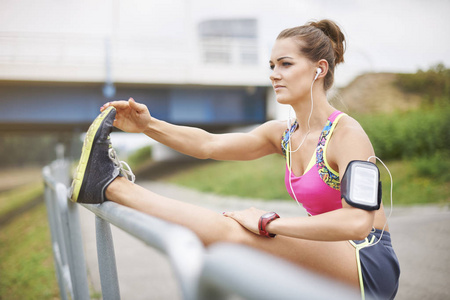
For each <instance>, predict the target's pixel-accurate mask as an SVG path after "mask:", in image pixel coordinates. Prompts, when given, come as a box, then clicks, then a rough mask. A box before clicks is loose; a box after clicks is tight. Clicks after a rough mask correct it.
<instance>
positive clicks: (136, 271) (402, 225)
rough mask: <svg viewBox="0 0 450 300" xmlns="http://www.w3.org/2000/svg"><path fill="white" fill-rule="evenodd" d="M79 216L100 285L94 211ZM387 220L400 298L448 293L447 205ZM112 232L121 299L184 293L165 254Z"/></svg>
mask: <svg viewBox="0 0 450 300" xmlns="http://www.w3.org/2000/svg"><path fill="white" fill-rule="evenodd" d="M139 184H140V185H142V186H144V187H145V188H148V189H150V190H152V191H154V192H156V193H159V194H162V195H164V196H167V197H171V198H174V199H179V200H184V201H187V202H191V203H194V204H198V205H201V206H204V207H208V208H210V209H212V210H214V211H217V212H220V213H221V212H223V211H229V210H240V209H245V208H248V207H251V206H254V207H257V208H261V209H264V210H269V211H272V210H273V211H277V212H278V213H279V214H280V215H281V216H282V217H283V216H285V217H287V216H295V215H297V216H299V215H306V213H305V211H304V210H303V208H299V207H298V206H297V204H296V203H295V202H294V201H261V200H254V199H239V198H235V197H222V196H217V195H212V194H203V193H200V192H197V191H193V190H189V189H186V188H182V187H179V186H175V185H169V184H165V183H160V182H153V181H145V182H140V183H139ZM80 219H81V224H82V234H83V240H84V249H85V255H86V261H87V267H88V272H89V279H90V282H91V283H92V287H93V289H94V290H95V291H100V290H101V289H100V279H99V274H98V265H97V250H96V244H95V224H94V223H95V222H94V215H93V214H92V213H91V212H90V211H88V210H86V209H85V208H83V207H80ZM389 225H390V231H391V235H392V243H393V245H394V249H395V250H396V253H397V256H398V258H399V261H400V266H401V271H402V273H401V278H400V289H399V292H398V295H397V297H396V299H400V300H404V299H405V300H406V299H408V300H414V299H450V286H449V284H450V251H449V249H450V239H448V237H449V234H450V208H449V206H445V207H439V206H414V207H394V211H393V214H392V217H391V219H390V220H389ZM112 232H113V238H114V245H115V253H116V260H117V269H118V276H119V282H120V283H119V284H120V292H121V297H122V299H124V300H127V299H137V300H138V299H158V300H164V299H170V300H174V299H181V296H180V293H179V290H178V286H177V282H176V281H175V276H174V274H173V272H172V270H171V267H170V265H169V262H168V261H167V259H166V258H165V256H164V255H162V254H161V253H159V252H157V251H156V250H154V249H152V248H150V247H148V246H146V245H144V243H142V242H141V241H139V240H137V239H136V238H134V237H132V236H130V235H128V234H127V233H125V232H123V231H122V230H120V229H118V228H116V227H114V226H112Z"/></svg>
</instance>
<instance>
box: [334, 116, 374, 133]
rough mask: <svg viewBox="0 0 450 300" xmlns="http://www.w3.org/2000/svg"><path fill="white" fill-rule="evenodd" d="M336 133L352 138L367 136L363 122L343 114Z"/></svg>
mask: <svg viewBox="0 0 450 300" xmlns="http://www.w3.org/2000/svg"><path fill="white" fill-rule="evenodd" d="M334 135H337V136H342V137H346V138H351V137H352V136H354V135H355V136H360V135H364V136H367V134H366V132H365V131H364V129H363V128H362V126H361V124H359V122H358V121H357V120H355V119H354V118H353V117H351V116H349V115H347V114H343V115H342V117H341V118H340V120H339V122H338V124H336V129H335V131H334Z"/></svg>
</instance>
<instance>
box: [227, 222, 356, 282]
mask: <svg viewBox="0 0 450 300" xmlns="http://www.w3.org/2000/svg"><path fill="white" fill-rule="evenodd" d="M225 219H226V220H227V221H228V222H230V223H231V222H235V223H236V224H230V226H229V227H228V228H233V229H231V232H230V234H227V238H225V239H226V240H228V241H230V242H234V243H239V244H245V245H247V246H251V247H253V248H256V249H260V250H263V251H265V252H268V253H270V254H273V255H275V256H278V257H281V258H284V259H286V260H288V261H291V262H293V263H295V264H297V265H299V266H301V267H304V268H306V269H309V270H311V271H314V272H317V273H319V274H321V275H324V276H328V277H331V278H334V279H337V280H339V281H342V282H345V283H347V284H350V285H352V286H355V287H359V281H358V270H357V262H356V252H355V248H354V247H353V246H352V245H351V244H350V243H349V242H348V241H338V242H323V241H310V240H302V239H296V238H290V237H286V236H280V235H277V236H276V237H275V238H267V237H262V236H259V235H256V234H254V233H252V232H250V231H248V230H247V229H245V228H244V227H242V226H241V225H240V224H239V223H237V222H236V221H234V220H233V219H230V218H225ZM233 234H235V236H233Z"/></svg>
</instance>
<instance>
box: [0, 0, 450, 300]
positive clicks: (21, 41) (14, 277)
mask: <svg viewBox="0 0 450 300" xmlns="http://www.w3.org/2000/svg"><path fill="white" fill-rule="evenodd" d="M449 13H450V1H446V0H429V1H426V2H424V1H420V0H398V1H389V0H380V1H376V2H374V1H372V2H363V1H357V0H343V1H332V0H305V1H295V0H280V1H269V0H239V1H238V0H228V1H207V0H167V1H154V0H129V1H120V0H93V1H87V0H81V1H80V0H78V1H74V0H66V1H55V0H42V1H31V0H19V1H17V0H14V1H13V0H1V1H0V226H3V227H2V228H4V229H5V230H2V232H1V233H0V251H1V252H0V257H5V258H6V257H7V258H9V260H4V263H2V264H1V268H0V298H1V299H8V297H6V296H5V298H3V296H1V295H7V294H6V293H7V292H8V291H9V292H8V293H9V295H17V293H19V292H18V291H23V290H26V289H24V288H23V287H24V286H28V287H30V286H33V287H35V286H36V287H37V286H42V285H44V286H47V287H48V286H49V285H50V286H51V287H50V288H47V289H45V288H44V289H42V288H36V289H38V290H39V291H40V292H42V294H39V295H40V296H39V297H38V296H35V295H36V294H34V296H26V295H25V296H24V297H25V298H42V297H45V298H52V297H55V295H57V292H56V293H55V287H53V285H52V284H53V283H51V284H49V283H48V282H53V281H54V278H53V277H54V275H52V274H53V272H54V271H53V269H52V266H51V264H52V258H51V250H49V249H48V247H47V246H45V245H44V244H46V242H45V241H47V240H48V236H47V233H46V231H45V230H47V229H45V228H46V227H45V226H46V223H45V212H44V208H42V207H41V206H42V205H41V206H39V204H40V203H41V202H42V198H41V196H42V184H41V179H40V178H41V177H40V172H41V168H42V166H44V165H45V164H48V163H49V162H51V161H53V160H54V159H56V158H63V157H66V158H71V159H74V160H76V159H78V157H79V155H80V153H81V152H80V147H81V143H82V138H83V133H84V132H85V131H86V129H87V128H88V126H89V124H90V123H91V122H92V120H93V119H94V118H95V117H96V115H97V114H98V113H99V108H100V106H101V105H102V104H103V103H105V102H107V101H110V100H116V99H128V98H129V97H133V98H134V99H136V100H137V101H139V102H142V103H145V104H146V105H147V106H148V108H149V109H150V112H151V113H152V115H154V116H155V117H157V118H159V119H163V120H166V121H169V122H172V123H176V124H181V125H189V126H198V127H201V128H204V129H206V130H208V131H211V132H217V133H219V132H225V131H227V132H229V131H246V130H248V129H249V128H251V127H252V126H256V125H258V124H261V123H263V122H265V121H267V120H270V119H286V118H287V114H288V111H287V108H286V107H283V106H281V105H279V104H277V103H276V101H275V97H274V93H273V90H272V87H271V85H270V81H269V74H270V69H269V64H268V61H269V56H270V51H271V47H272V45H273V43H274V40H275V38H276V36H277V35H278V33H279V32H280V31H281V30H283V29H285V28H287V27H294V26H298V25H303V24H304V23H306V22H308V21H310V20H320V19H323V18H329V19H332V20H334V21H336V22H337V23H338V24H339V25H340V26H341V27H342V29H343V31H344V32H345V34H346V38H347V51H346V54H345V63H344V64H343V65H340V66H338V68H337V70H336V76H335V77H336V80H335V86H334V87H333V88H332V90H331V91H330V92H329V99H330V101H331V103H332V104H333V105H335V106H336V107H337V108H338V109H340V110H343V111H344V112H347V113H350V114H351V115H352V116H354V117H355V118H356V119H357V120H358V121H359V122H360V123H361V124H362V125H363V127H364V128H365V129H366V131H367V133H368V135H369V137H370V138H371V140H372V142H373V144H374V148H375V151H376V153H377V155H378V156H379V157H381V158H382V159H383V160H386V161H388V162H389V167H390V169H391V171H392V172H393V173H394V177H395V178H396V180H397V183H398V184H397V186H396V188H395V193H396V199H395V204H396V205H413V204H418V203H421V204H430V203H431V204H438V205H448V203H449V202H450V188H449V186H450V185H449V183H450V175H449V171H448V170H449V169H450V160H449V148H450V134H449V130H448V128H450V118H449V117H450V105H449V102H450V70H449V69H448V66H449V65H450V57H449V55H448V54H449V53H450V39H449V38H448V31H449V29H450V19H449V18H448V14H449ZM112 140H113V145H114V147H115V148H116V149H117V150H118V152H119V154H120V155H121V157H122V158H126V159H127V160H128V161H129V162H130V164H131V165H132V167H133V168H134V169H135V170H136V173H138V178H142V179H152V180H155V179H158V180H164V181H167V182H170V183H175V184H180V185H185V186H188V187H190V188H195V189H199V190H201V191H207V192H213V193H218V194H223V195H237V196H242V197H250V198H261V199H271V200H273V199H280V200H286V199H288V196H287V193H285V190H284V186H283V182H282V176H283V174H284V167H283V158H279V157H268V158H263V159H261V160H258V161H256V162H251V163H248V164H245V165H243V164H242V163H239V162H224V163H216V162H214V163H213V162H209V161H207V162H206V163H204V162H203V163H202V164H200V163H199V162H192V161H186V160H185V159H184V160H183V162H180V161H179V159H180V158H181V156H180V155H178V154H176V153H173V152H171V151H170V150H169V149H166V148H165V147H164V146H161V145H158V144H156V143H154V142H153V141H151V140H150V139H148V138H146V137H144V136H139V135H134V134H124V133H120V132H115V133H114V134H113V137H112ZM255 169H256V170H261V172H255V171H254V170H255ZM175 171H176V172H175ZM255 173H258V174H255ZM155 174H156V175H157V176H156V175H155ZM212 174H213V175H212ZM383 176H384V177H385V179H386V180H388V177H387V175H386V174H384V175H383ZM243 178H246V179H247V180H243ZM248 178H252V179H251V180H248ZM280 178H281V180H280ZM217 181H220V182H222V183H223V184H221V185H220V186H219V185H217V184H216V183H217ZM249 182H250V183H251V184H249ZM274 182H275V184H274ZM261 186H267V187H268V189H267V190H264V189H261V188H260V187H261ZM386 198H388V197H386ZM36 207H37V208H36ZM39 207H41V208H39ZM31 208H33V210H32V209H31ZM24 212H27V214H29V215H24ZM23 218H27V221H24V219H23ZM43 218H44V219H43ZM13 222H16V223H13ZM11 224H21V225H20V226H19V225H17V226H11ZM27 224H33V225H32V226H30V225H27ZM32 229H33V230H35V231H31V230H32ZM21 232H29V233H30V238H31V240H30V242H29V244H27V245H26V246H25V247H24V249H23V251H24V252H27V250H28V249H30V247H31V248H33V249H36V251H34V252H33V253H34V254H33V255H36V257H34V258H32V259H31V260H32V261H33V260H35V261H36V263H35V264H31V266H30V264H29V263H27V264H26V265H23V266H18V265H17V263H18V262H17V261H18V260H20V259H17V258H18V257H23V253H21V252H20V250H18V248H17V247H16V246H8V245H16V242H15V241H14V240H13V239H14V237H16V236H21V237H22V238H23V236H22V235H21ZM38 232H39V233H38ZM46 247H47V248H46ZM41 250H42V251H41ZM49 251H50V252H49ZM49 253H50V254H49ZM21 255H22V256H21ZM16 256H17V257H16ZM9 261H11V265H8V262H9ZM28 262H29V260H28ZM41 268H42V269H41ZM7 269H17V270H20V271H18V273H11V272H8V274H9V275H5V274H6V271H5V270H7ZM31 270H33V271H31ZM48 270H50V272H49V271H48ZM36 272H37V274H40V275H39V276H37V277H38V278H39V280H48V281H45V284H43V283H42V282H38V283H36V282H35V280H36V276H32V275H31V274H36ZM52 276H53V277H52ZM13 282H21V283H22V285H19V286H17V285H14V284H13ZM30 289H31V290H34V288H30ZM41 289H42V291H41ZM11 291H12V292H11ZM35 292H36V291H35ZM36 293H38V292H36ZM16 298H17V297H16Z"/></svg>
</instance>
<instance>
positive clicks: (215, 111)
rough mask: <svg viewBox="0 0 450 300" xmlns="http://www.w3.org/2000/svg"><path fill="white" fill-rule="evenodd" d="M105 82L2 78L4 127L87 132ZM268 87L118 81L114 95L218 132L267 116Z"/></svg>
mask: <svg viewBox="0 0 450 300" xmlns="http://www.w3.org/2000/svg"><path fill="white" fill-rule="evenodd" d="M102 88H103V84H102V83H74V82H72V83H69V82H16V81H0V133H1V132H18V131H19V132H24V131H27V132H28V131H33V132H34V131H44V132H49V131H50V132H61V131H62V132H80V131H85V130H86V129H87V127H88V126H89V124H90V123H91V122H92V120H93V119H94V118H95V117H96V116H97V114H98V113H99V108H100V107H101V106H102V105H103V103H105V102H107V101H109V100H108V98H106V97H105V96H104V95H103V92H102ZM266 93H267V88H266V87H251V88H250V87H238V86H233V87H230V86H229V87H224V86H222V87H220V86H186V85H185V86H177V85H132V84H118V85H116V94H115V96H114V99H125V100H126V99H128V98H129V97H133V98H134V99H136V101H139V102H142V103H144V104H146V105H147V106H148V108H149V110H150V112H151V114H152V115H153V116H155V117H156V118H158V119H162V120H166V121H168V122H171V123H175V124H181V125H190V126H198V127H202V128H205V129H208V130H212V131H217V130H220V129H224V128H227V127H228V128H229V127H236V126H242V125H248V124H256V123H262V122H264V121H265V120H266V98H267V97H266Z"/></svg>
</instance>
